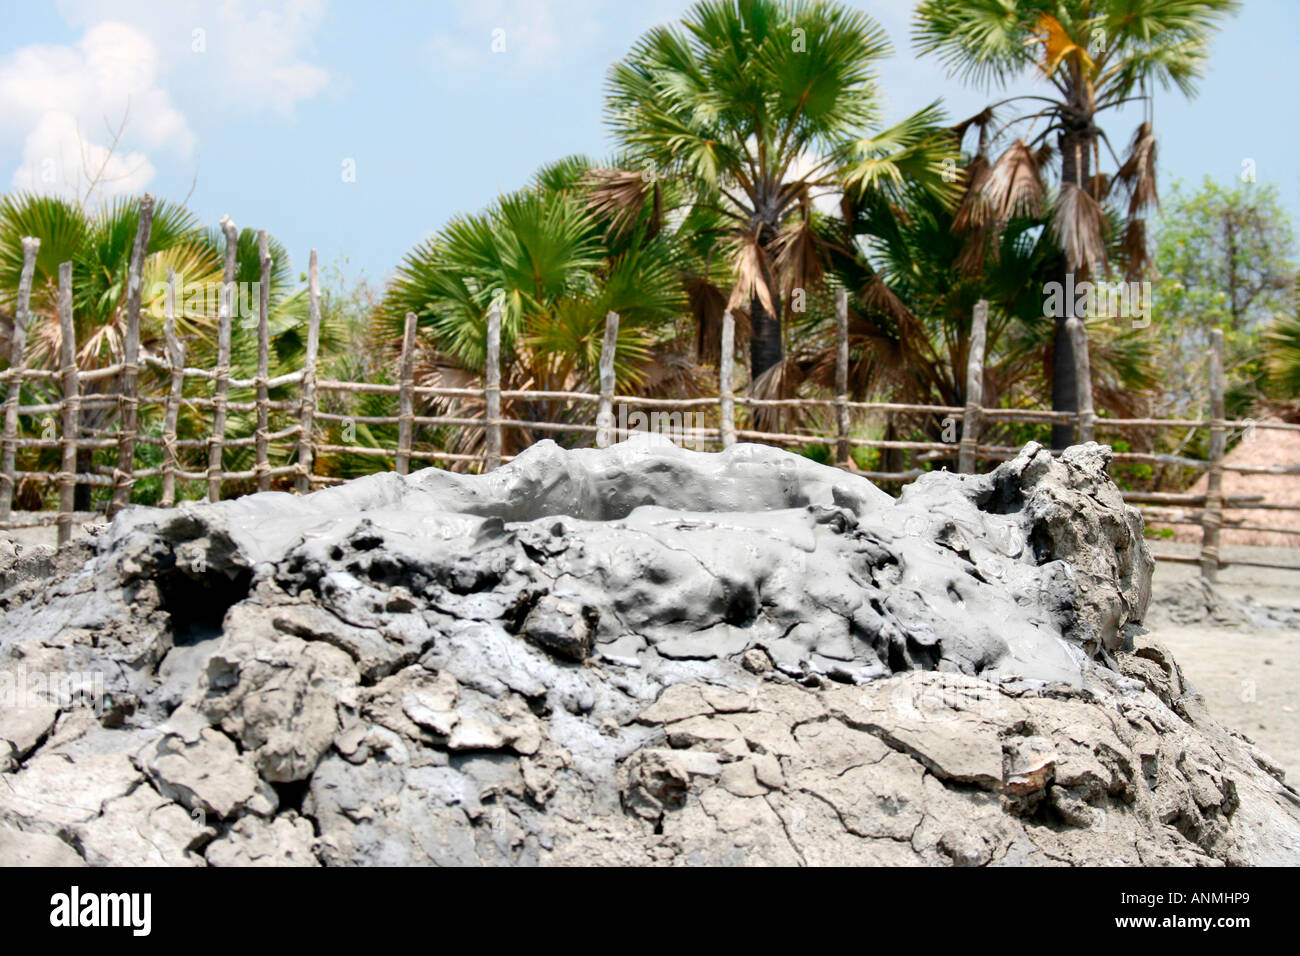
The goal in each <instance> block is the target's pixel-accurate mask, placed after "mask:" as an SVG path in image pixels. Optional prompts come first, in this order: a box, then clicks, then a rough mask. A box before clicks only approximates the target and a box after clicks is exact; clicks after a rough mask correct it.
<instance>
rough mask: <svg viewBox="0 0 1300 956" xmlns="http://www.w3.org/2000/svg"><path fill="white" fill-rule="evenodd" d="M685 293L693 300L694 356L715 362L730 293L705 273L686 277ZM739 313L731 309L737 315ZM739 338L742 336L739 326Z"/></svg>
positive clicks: (711, 362)
mask: <svg viewBox="0 0 1300 956" xmlns="http://www.w3.org/2000/svg"><path fill="white" fill-rule="evenodd" d="M686 296H687V298H688V299H689V300H690V303H691V319H692V320H693V322H692V324H693V325H694V326H695V356H696V358H697V359H698V360H699V361H701V362H708V363H710V364H712V365H716V364H717V362H718V352H719V349H720V348H721V345H722V314H723V313H724V312H726V311H727V297H726V296H724V295H723V294H722V291H721V290H720V289H719V288H718V287H717V286H716V285H714V284H713V283H712V282H710V281H709V280H708V278H706V277H704V276H691V277H690V278H688V279H687V280H686ZM735 316H736V313H734V312H733V313H732V317H733V318H734V317H735ZM736 337H737V338H738V339H739V338H741V336H740V335H739V330H737V336H736Z"/></svg>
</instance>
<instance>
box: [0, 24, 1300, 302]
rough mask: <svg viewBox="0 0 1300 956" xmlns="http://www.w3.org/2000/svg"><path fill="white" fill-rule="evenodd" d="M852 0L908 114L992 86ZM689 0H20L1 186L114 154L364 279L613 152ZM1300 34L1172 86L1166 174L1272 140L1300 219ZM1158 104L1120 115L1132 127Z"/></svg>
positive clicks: (117, 160) (1119, 140)
mask: <svg viewBox="0 0 1300 956" xmlns="http://www.w3.org/2000/svg"><path fill="white" fill-rule="evenodd" d="M853 5H854V6H858V7H860V8H862V9H864V10H866V11H867V12H868V13H870V14H871V15H872V16H874V17H875V18H876V19H877V20H879V21H880V23H881V24H882V25H883V26H884V27H885V28H886V30H887V32H888V33H889V35H890V37H891V38H892V39H893V41H894V45H895V47H896V54H895V56H894V57H893V58H892V59H890V60H889V61H887V62H885V63H884V64H883V65H882V68H881V79H882V87H883V89H884V92H885V93H886V95H887V97H888V117H889V118H891V119H892V118H898V117H901V116H903V115H906V114H907V113H909V112H911V111H914V110H916V109H918V108H920V107H921V106H924V105H926V104H927V103H929V102H931V101H933V100H935V99H937V98H940V97H942V98H943V99H944V101H945V104H946V107H947V109H948V112H949V114H950V115H951V116H952V117H954V118H960V117H964V116H967V115H970V114H972V113H974V112H976V111H978V110H979V109H980V108H981V107H982V106H983V105H985V104H986V103H987V102H989V100H990V99H991V97H990V96H989V94H987V93H985V92H982V91H979V90H973V89H966V88H963V87H962V86H961V85H960V84H959V83H957V82H956V81H952V80H948V79H947V78H946V76H945V74H944V71H943V68H942V67H941V66H940V65H939V64H938V63H937V62H935V61H934V60H932V59H929V58H927V59H918V58H916V57H915V56H913V55H912V53H911V44H910V39H909V33H910V30H909V23H910V18H911V11H912V7H913V3H912V2H911V0H859V2H856V3H854V4H853ZM688 6H689V4H688V3H687V2H686V0H635V2H628V0H435V2H427V3H388V2H384V3H373V2H372V3H357V2H353V3H343V2H333V3H329V2H325V0H287V2H279V3H253V2H242V3H241V2H239V0H227V2H223V3H220V4H216V3H199V2H191V0H160V2H141V0H62V2H57V3H53V4H49V5H40V4H35V3H31V2H23V3H15V2H12V0H0V23H3V24H4V25H5V28H4V33H3V35H2V36H0V189H11V188H21V187H35V188H40V189H45V190H47V191H57V190H64V191H74V190H75V189H76V188H77V184H78V181H79V180H80V179H82V178H84V172H83V170H85V169H87V168H89V169H100V168H101V167H102V168H103V169H104V177H105V179H106V180H107V184H106V186H105V189H106V190H110V191H124V192H139V191H142V190H143V189H146V188H147V189H149V190H151V191H153V192H154V193H155V194H156V195H159V196H161V197H165V198H169V199H173V200H180V199H183V198H185V197H186V196H187V195H190V199H189V205H190V207H191V208H192V209H193V210H194V211H195V212H196V213H198V214H199V215H200V216H201V217H202V218H203V219H204V220H205V221H207V222H210V223H214V224H215V223H216V221H217V220H218V219H219V218H220V217H221V216H222V215H223V214H226V213H229V214H230V215H231V216H232V217H233V218H234V219H235V221H236V222H237V223H239V225H241V226H252V227H257V228H266V229H269V230H270V231H271V232H273V233H274V234H275V235H277V236H278V237H279V238H280V239H281V240H282V241H283V242H284V243H285V244H286V246H287V247H288V248H289V250H290V252H291V254H292V255H293V257H294V264H295V266H296V267H298V268H300V269H301V268H303V267H304V266H305V264H306V260H307V254H308V251H309V249H310V248H311V247H312V246H315V247H317V248H318V249H319V250H320V255H321V258H322V262H324V263H327V264H331V263H335V264H342V263H344V261H345V260H346V265H345V266H344V271H345V273H346V275H347V276H348V277H349V278H350V279H351V278H356V277H357V276H358V275H360V274H361V272H362V271H363V270H364V273H365V274H366V276H368V277H369V278H371V279H372V280H382V279H383V278H384V277H385V276H386V275H387V274H388V273H389V272H390V271H391V269H392V268H393V267H394V266H395V265H396V264H397V263H398V262H399V261H400V259H401V257H402V255H403V254H404V253H405V252H406V251H407V250H408V249H410V247H411V246H413V245H414V244H416V243H417V242H419V241H421V240H422V239H424V238H426V237H427V236H429V235H431V234H432V233H434V232H435V231H436V230H437V229H438V228H439V227H440V226H441V225H442V224H443V223H445V222H446V221H447V219H448V218H449V217H450V216H452V215H453V214H455V213H457V212H466V211H473V210H476V209H479V208H481V207H483V206H484V205H486V204H487V203H488V202H490V201H491V199H492V198H493V197H494V196H495V195H496V194H497V193H498V192H501V191H508V190H511V189H514V188H516V187H518V186H519V185H521V184H523V183H524V182H525V181H526V180H527V179H528V178H529V176H530V175H531V174H532V172H533V171H534V170H535V169H536V168H537V167H538V166H540V165H541V164H543V163H545V162H547V161H549V160H552V159H556V158H558V157H560V156H564V155H567V154H570V153H587V154H590V155H594V156H601V155H604V154H606V153H607V152H608V151H609V150H610V147H611V144H610V142H609V139H608V137H607V135H606V132H605V129H604V127H603V125H602V122H601V103H602V90H603V84H604V77H605V71H606V69H607V68H608V66H609V65H610V63H612V62H613V61H614V60H616V59H618V58H619V57H621V56H622V55H624V54H625V52H626V51H627V50H628V48H629V47H630V46H631V45H632V44H633V43H634V42H635V40H636V39H637V37H638V36H640V34H641V33H642V32H643V31H644V30H645V29H647V28H648V27H650V26H652V25H654V24H656V23H660V22H665V21H668V20H673V19H676V18H677V17H679V16H680V15H681V14H682V13H683V12H684V11H685V10H686V9H687V7H688ZM494 31H502V32H500V33H494ZM1298 37H1300V3H1296V2H1294V0H1246V3H1245V5H1244V9H1243V11H1242V12H1241V13H1240V14H1239V15H1238V16H1237V17H1236V18H1234V19H1232V20H1230V21H1228V23H1227V25H1226V27H1225V28H1224V30H1223V31H1222V33H1221V34H1220V35H1219V36H1218V38H1217V39H1216V41H1215V45H1214V55H1213V60H1212V63H1211V69H1210V73H1209V75H1208V76H1207V78H1206V79H1205V81H1204V82H1203V83H1202V85H1201V91H1200V95H1199V96H1198V98H1197V99H1196V100H1194V101H1191V102H1186V101H1184V100H1183V99H1182V98H1181V96H1180V95H1179V94H1177V93H1163V94H1161V95H1160V96H1159V97H1158V99H1157V102H1156V109H1155V118H1156V126H1157V132H1158V134H1159V138H1160V166H1161V182H1162V187H1163V188H1166V189H1167V187H1168V186H1169V185H1170V182H1171V179H1173V178H1175V177H1178V178H1184V179H1191V180H1196V181H1199V180H1200V179H1201V177H1202V176H1205V175H1209V176H1211V177H1214V178H1216V179H1219V180H1221V181H1223V182H1225V183H1227V182H1230V181H1233V180H1236V179H1238V178H1239V177H1240V175H1241V172H1242V168H1243V165H1242V164H1243V162H1244V161H1246V160H1252V161H1253V163H1254V168H1255V171H1256V175H1257V178H1258V181H1259V182H1261V183H1276V184H1277V185H1278V186H1279V188H1280V189H1281V192H1282V197H1283V201H1284V203H1285V204H1286V206H1287V207H1288V209H1289V210H1290V211H1291V213H1292V215H1295V216H1300V175H1298V174H1297V167H1296V157H1297V156H1300V131H1298V130H1297V124H1296V123H1295V122H1294V117H1293V114H1294V109H1293V108H1287V107H1285V105H1283V104H1284V102H1285V101H1286V100H1287V97H1288V95H1289V91H1290V89H1291V87H1292V85H1293V84H1292V82H1291V76H1290V74H1291V72H1292V71H1293V69H1294V65H1295V57H1296V55H1297V53H1300V42H1298V41H1297V38H1298ZM502 39H504V47H505V49H504V51H502V52H494V51H493V44H494V40H496V41H497V45H498V46H500V45H501V42H500V41H501V40H502ZM1023 89H1024V90H1025V91H1028V90H1029V89H1030V85H1029V84H1026V85H1025V86H1024V87H1023ZM124 119H125V123H123V120H124ZM1135 122H1136V117H1135V116H1134V115H1127V116H1126V115H1120V114H1112V117H1111V118H1110V119H1109V120H1108V124H1107V129H1108V131H1110V133H1111V137H1112V139H1113V140H1114V141H1115V142H1116V144H1117V146H1119V145H1121V144H1126V143H1127V141H1128V138H1129V135H1130V133H1131V131H1132V128H1133V125H1134V123H1135ZM119 127H120V128H121V135H120V137H119V138H118V141H117V147H116V149H115V150H113V151H112V153H111V155H110V154H109V151H108V147H109V145H110V144H111V143H112V142H113V140H114V137H115V135H116V130H117V129H118V128H119ZM349 162H350V164H351V165H349ZM349 169H354V170H355V176H354V177H352V178H351V179H350V178H349V177H348V176H347V175H346V173H347V171H348V170H349ZM191 189H192V193H191Z"/></svg>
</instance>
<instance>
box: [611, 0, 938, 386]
mask: <svg viewBox="0 0 1300 956" xmlns="http://www.w3.org/2000/svg"><path fill="white" fill-rule="evenodd" d="M890 52H891V49H890V45H889V41H888V39H887V37H886V36H885V33H884V31H883V30H882V29H881V28H880V26H879V25H878V24H876V23H875V21H873V20H872V19H871V18H870V17H868V16H866V15H865V14H863V13H860V12H858V11H855V10H851V9H849V8H847V7H845V6H843V5H841V4H839V3H835V2H830V0H705V2H701V3H697V4H696V5H695V6H693V7H692V8H691V9H690V11H688V13H687V14H686V16H685V18H684V19H683V20H682V22H681V26H680V28H674V27H667V26H661V27H656V28H654V29H652V30H650V31H649V32H648V33H646V34H645V35H644V36H643V37H642V38H641V39H640V40H639V41H638V42H637V44H636V46H635V47H634V48H633V50H632V52H631V54H630V55H629V56H628V57H627V58H626V59H625V60H623V61H622V62H620V63H618V64H616V65H615V66H614V67H613V68H612V69H611V70H610V73H609V78H608V83H607V87H608V93H607V97H606V118H607V121H608V123H609V125H610V126H611V128H612V129H613V131H614V133H615V135H616V137H617V139H618V140H619V143H620V146H621V148H622V149H623V151H624V153H625V161H626V162H627V164H628V165H629V167H630V168H629V169H627V170H622V171H618V172H619V173H620V174H621V177H620V175H615V171H609V172H608V173H607V182H606V184H605V185H606V188H607V192H608V194H609V196H608V198H609V201H610V202H611V203H612V204H615V205H617V204H618V203H619V202H620V201H621V202H622V203H623V204H624V205H626V206H628V207H630V208H634V207H635V204H636V203H637V202H638V201H640V202H644V201H647V200H648V199H649V197H650V196H651V195H653V196H654V198H655V200H656V201H658V200H659V199H660V198H661V195H660V194H659V193H658V192H656V191H655V190H653V189H652V188H651V187H650V186H649V185H647V184H653V183H658V182H660V181H668V182H674V181H675V182H676V183H677V184H678V185H679V186H685V189H684V190H683V192H684V198H685V201H686V204H687V206H688V207H689V208H690V209H691V210H692V211H693V212H694V213H695V214H696V215H697V216H700V217H702V222H701V225H708V226H709V238H710V239H711V241H712V245H713V246H716V249H717V251H718V252H719V253H721V254H722V256H725V259H723V262H724V264H725V265H727V266H728V269H727V272H728V278H729V281H728V283H727V284H728V285H730V286H731V289H732V292H731V295H730V302H729V305H730V307H731V308H732V309H733V310H739V309H741V308H747V310H748V319H749V327H750V370H751V375H752V377H753V379H755V380H758V379H760V377H761V376H763V375H764V373H767V372H769V370H773V369H776V368H777V367H778V366H780V365H781V362H782V357H783V354H784V340H783V319H784V316H785V311H786V310H785V306H786V304H787V301H788V299H789V294H790V293H791V292H792V290H793V289H795V288H801V289H805V290H808V289H810V288H811V287H812V286H814V285H815V284H816V281H817V280H818V278H819V277H820V272H821V250H820V249H818V248H817V237H816V230H815V229H814V224H813V220H814V214H813V208H812V199H813V198H814V196H815V195H816V194H817V193H818V192H819V191H821V190H841V189H848V190H851V191H855V192H861V191H863V190H880V191H886V192H891V193H900V192H902V191H903V190H904V188H906V187H907V186H908V185H909V184H919V185H920V186H921V187H922V188H925V189H929V190H932V191H933V192H935V193H937V194H947V193H951V192H953V191H954V190H955V188H956V187H955V184H954V183H952V182H950V181H949V180H951V179H952V177H951V176H947V177H945V175H944V171H945V166H944V160H945V159H951V158H952V157H953V156H954V155H955V154H954V153H953V151H952V149H951V146H950V143H951V138H950V137H948V136H946V135H942V134H939V133H936V131H935V130H934V126H935V124H936V122H937V119H938V116H939V113H938V110H937V108H936V107H929V108H927V109H926V110H922V111H921V112H920V113H917V114H916V115H914V116H912V117H909V118H908V119H906V120H904V121H903V122H901V123H899V124H898V125H896V126H894V127H893V128H890V129H886V130H877V129H876V128H875V125H876V123H877V122H878V120H879V116H880V106H881V102H880V96H879V91H878V89H877V87H876V84H875V74H874V68H875V66H876V64H877V63H878V62H879V61H880V60H881V59H882V58H884V57H886V56H888V55H889V54H890ZM619 195H621V196H622V197H624V198H623V199H622V200H618V199H617V198H616V197H617V196H619ZM638 197H639V198H638ZM709 251H710V253H711V252H712V251H713V250H712V249H710V250H709ZM719 258H721V256H713V255H708V256H706V260H707V261H709V262H710V263H711V262H712V261H714V260H715V259H719ZM705 292H706V290H704V289H702V288H697V289H696V293H697V294H704V293H705ZM773 374H777V373H773Z"/></svg>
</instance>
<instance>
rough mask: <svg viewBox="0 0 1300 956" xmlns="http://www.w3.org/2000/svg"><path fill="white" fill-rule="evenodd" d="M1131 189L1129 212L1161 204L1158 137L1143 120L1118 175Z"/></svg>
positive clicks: (1129, 193)
mask: <svg viewBox="0 0 1300 956" xmlns="http://www.w3.org/2000/svg"><path fill="white" fill-rule="evenodd" d="M1115 177H1116V179H1117V181H1119V182H1121V183H1123V184H1124V187H1125V189H1127V190H1128V196H1129V200H1128V213H1129V215H1130V216H1136V215H1138V214H1139V213H1140V212H1141V211H1142V210H1143V209H1146V208H1147V207H1149V206H1152V205H1155V206H1159V204H1160V197H1159V195H1158V194H1157V192H1156V136H1155V131H1154V130H1153V129H1152V128H1151V124H1150V123H1145V122H1144V123H1142V124H1141V125H1140V126H1139V127H1138V128H1137V131H1136V132H1135V133H1134V134H1133V141H1132V142H1131V143H1130V144H1129V148H1128V156H1127V157H1126V158H1125V159H1124V163H1123V165H1121V166H1120V168H1119V171H1118V172H1117V173H1116V174H1115Z"/></svg>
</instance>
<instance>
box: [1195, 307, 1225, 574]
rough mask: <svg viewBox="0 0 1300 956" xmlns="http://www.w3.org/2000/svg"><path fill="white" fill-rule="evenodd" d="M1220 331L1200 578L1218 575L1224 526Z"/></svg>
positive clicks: (1214, 343)
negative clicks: (1221, 535) (1220, 530)
mask: <svg viewBox="0 0 1300 956" xmlns="http://www.w3.org/2000/svg"><path fill="white" fill-rule="evenodd" d="M1226 390H1227V388H1226V383H1225V381H1224V375H1223V330H1222V329H1211V330H1210V467H1209V470H1208V471H1207V472H1206V476H1205V511H1204V513H1203V514H1202V517H1201V577H1203V578H1205V580H1207V581H1213V580H1215V578H1217V577H1218V574H1219V529H1220V528H1221V527H1223V454H1224V452H1225V451H1226V450H1227V444H1228V428H1227V425H1226V423H1225V421H1224V419H1225V418H1226V414H1225V411H1224V392H1225V391H1226Z"/></svg>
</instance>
